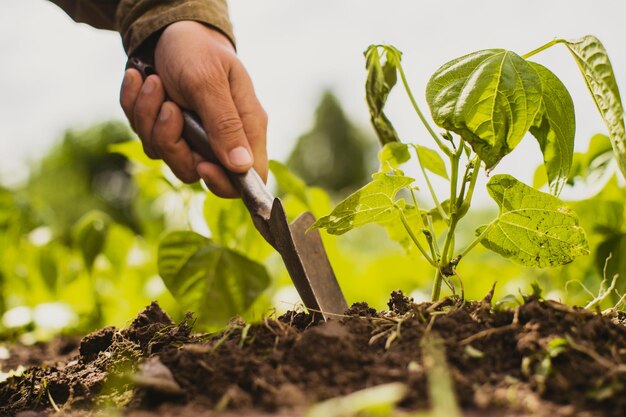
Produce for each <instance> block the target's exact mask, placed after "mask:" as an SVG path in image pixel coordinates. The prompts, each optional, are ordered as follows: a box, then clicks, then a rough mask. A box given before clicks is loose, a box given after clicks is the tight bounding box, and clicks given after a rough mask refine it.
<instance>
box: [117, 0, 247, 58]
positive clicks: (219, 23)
mask: <svg viewBox="0 0 626 417" xmlns="http://www.w3.org/2000/svg"><path fill="white" fill-rule="evenodd" d="M116 20H117V22H118V29H119V32H120V34H121V35H122V42H123V44H124V49H125V50H126V53H127V54H128V55H129V56H130V55H133V54H134V53H136V52H137V50H138V48H140V46H141V47H142V48H141V49H142V50H144V51H145V50H146V49H150V48H151V45H152V44H153V43H154V41H155V38H157V37H158V34H160V32H161V31H162V30H163V29H165V27H167V26H168V25H170V24H171V23H174V22H178V21H181V20H194V21H197V22H201V23H204V24H206V25H208V26H211V27H213V28H214V29H217V30H219V31H220V32H222V33H223V34H224V35H226V36H227V37H228V38H229V39H230V41H231V42H232V44H233V46H234V45H235V37H234V35H233V28H232V25H231V23H230V20H229V19H228V6H227V4H226V1H225V0H170V1H162V0H161V1H158V0H135V1H122V2H121V4H120V6H119V8H118V9H117V19H116ZM144 43H145V44H144Z"/></svg>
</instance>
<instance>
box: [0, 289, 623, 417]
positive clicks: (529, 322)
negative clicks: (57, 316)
mask: <svg viewBox="0 0 626 417" xmlns="http://www.w3.org/2000/svg"><path fill="white" fill-rule="evenodd" d="M389 307H390V310H389V311H383V312H377V311H375V310H373V309H371V308H370V307H369V306H367V304H365V303H357V304H354V305H353V306H352V307H351V308H350V309H349V310H348V311H347V312H346V315H345V316H344V317H341V318H338V319H337V320H334V321H329V322H326V323H313V322H311V318H310V317H309V316H308V315H306V314H303V313H293V312H291V313H288V314H285V315H284V316H281V317H279V318H276V319H270V318H268V319H265V320H264V321H263V322H261V323H255V324H247V323H244V322H241V321H233V322H232V323H231V324H230V325H229V326H228V327H227V328H226V329H225V330H223V331H222V332H219V333H215V334H193V333H192V324H193V318H192V317H191V315H189V316H187V318H186V319H185V320H183V322H182V323H178V324H176V323H174V322H172V320H171V319H170V318H169V317H168V316H167V314H166V313H165V312H163V311H162V310H161V308H160V307H159V306H158V305H157V304H156V303H153V304H151V305H150V306H148V307H147V308H146V309H145V310H144V311H142V312H141V313H139V315H138V316H137V318H136V319H135V320H134V321H133V322H132V323H131V325H130V326H129V327H128V328H127V329H123V330H118V329H115V328H113V327H106V328H103V329H101V330H99V331H97V332H94V333H91V334H89V335H87V336H86V337H84V338H83V339H82V341H81V342H80V345H79V347H78V350H77V351H76V350H74V351H73V352H74V355H73V356H71V357H70V358H69V359H68V357H67V355H68V351H71V349H70V347H72V346H73V347H75V344H74V345H71V344H70V345H68V346H69V347H68V346H65V350H64V351H63V355H61V354H59V355H60V356H59V358H56V359H55V358H47V360H46V361H45V362H42V361H41V357H40V356H41V355H40V356H38V358H39V359H37V360H39V365H38V366H32V367H30V368H28V369H27V371H26V372H24V373H23V374H22V375H21V376H15V377H11V378H9V379H8V380H7V381H5V382H3V383H1V384H0V415H2V416H12V415H20V416H21V417H27V416H30V417H33V416H43V415H48V414H47V413H53V412H54V411H55V410H58V409H60V410H62V411H63V412H64V415H74V416H87V415H107V414H106V411H102V412H101V413H100V414H99V413H98V412H96V411H93V410H106V409H110V408H115V409H122V410H123V413H124V414H125V415H132V416H144V415H161V416H166V415H187V416H194V415H195V416H200V415H209V414H208V413H209V411H215V410H217V411H220V412H222V413H223V415H225V416H267V415H276V416H287V415H291V416H297V415H302V414H303V412H304V410H306V408H307V407H308V406H310V405H312V404H315V403H318V402H320V401H323V400H326V399H329V398H333V397H338V396H344V395H347V394H350V393H353V392H355V391H358V390H361V389H365V388H368V387H373V386H377V385H381V384H385V383H390V382H400V383H402V384H404V385H405V386H406V387H407V394H406V395H405V396H404V398H403V399H402V400H401V401H400V402H399V404H398V407H399V408H400V409H404V410H418V409H428V408H429V407H431V406H433V404H431V399H430V398H429V388H428V386H429V380H428V378H429V369H431V367H429V366H427V364H426V361H427V360H428V359H429V358H427V355H428V353H427V352H428V350H427V349H425V345H424V343H425V342H426V341H428V340H434V339H435V338H436V339H437V340H439V341H440V346H441V350H442V351H445V358H446V359H445V361H444V363H443V364H440V365H442V366H443V367H445V368H446V369H447V371H448V374H449V375H450V378H451V381H452V385H453V387H454V394H455V395H456V398H457V401H458V403H459V405H460V407H461V408H462V410H464V413H465V414H466V415H468V416H469V415H478V414H480V415H482V416H485V415H487V416H489V415H494V416H496V415H497V416H523V415H533V416H544V415H545V416H548V415H549V416H574V415H590V416H607V417H618V416H619V417H622V416H624V415H626V365H625V364H624V363H625V362H626V327H625V326H624V324H623V322H622V320H623V317H622V316H621V315H619V314H617V313H612V314H609V315H606V314H605V315H602V314H600V313H598V312H592V311H588V310H584V309H581V308H572V307H568V306H566V305H563V304H560V303H557V302H553V301H544V300H541V299H538V298H536V297H531V298H528V299H526V300H525V303H524V304H523V305H519V306H517V307H514V308H497V307H494V306H493V305H492V304H491V297H490V296H488V297H486V298H485V299H484V300H482V301H476V302H462V301H460V300H457V299H450V298H448V299H444V300H442V301H440V302H437V303H422V304H414V303H413V302H412V300H410V299H408V298H407V297H405V296H403V295H402V294H401V293H393V294H392V296H391V300H390V302H389ZM40 351H41V349H39V350H37V352H39V353H40ZM425 352H426V353H425ZM20 358H21V359H22V360H23V361H24V363H25V364H31V365H32V364H33V363H32V362H33V360H31V361H30V362H29V360H27V359H24V355H23V354H22V356H20ZM431 359H432V358H431ZM37 360H34V361H35V362H37ZM11 364H12V365H14V364H13V363H11ZM0 365H1V366H2V369H4V370H6V369H7V368H6V363H2V362H0ZM102 413H104V414H102ZM581 413H582V414H581ZM213 415H215V414H213Z"/></svg>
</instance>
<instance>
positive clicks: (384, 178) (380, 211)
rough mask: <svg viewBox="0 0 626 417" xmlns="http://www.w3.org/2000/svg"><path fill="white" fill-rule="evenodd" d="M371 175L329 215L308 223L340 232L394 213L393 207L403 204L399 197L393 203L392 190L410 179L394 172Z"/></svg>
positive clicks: (393, 193)
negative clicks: (362, 185)
mask: <svg viewBox="0 0 626 417" xmlns="http://www.w3.org/2000/svg"><path fill="white" fill-rule="evenodd" d="M372 177H373V181H372V182H370V183H369V184H367V185H365V186H364V187H363V188H361V189H359V190H357V191H355V192H354V193H353V194H352V195H350V196H348V197H347V198H346V199H345V200H343V201H342V202H341V203H339V204H338V205H337V207H335V209H334V210H333V211H332V212H331V213H330V214H329V215H327V216H324V217H321V218H320V219H318V220H317V221H316V222H315V224H313V226H312V227H317V228H323V229H326V231H328V233H331V234H334V235H341V234H344V233H346V232H347V231H349V230H351V229H354V228H355V227H359V226H363V225H364V224H368V223H384V222H387V221H389V220H390V219H392V218H394V217H395V216H397V215H398V211H397V210H398V208H401V207H402V206H403V201H401V202H398V203H396V200H395V198H396V194H397V193H398V191H400V190H401V189H403V188H405V187H406V186H408V185H409V184H411V183H412V182H413V181H414V179H413V178H409V177H405V176H404V175H400V174H398V175H396V173H394V172H389V173H384V172H379V173H377V174H374V175H372ZM396 204H398V205H399V207H398V206H396Z"/></svg>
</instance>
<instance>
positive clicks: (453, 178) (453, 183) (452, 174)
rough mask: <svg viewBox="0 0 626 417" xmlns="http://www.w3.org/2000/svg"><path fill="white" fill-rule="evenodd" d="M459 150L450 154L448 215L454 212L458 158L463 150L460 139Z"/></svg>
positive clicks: (457, 180) (457, 179)
mask: <svg viewBox="0 0 626 417" xmlns="http://www.w3.org/2000/svg"><path fill="white" fill-rule="evenodd" d="M460 145H461V146H459V150H458V151H457V152H455V153H454V154H452V155H450V170H451V172H450V200H449V201H450V217H451V218H452V217H453V215H454V214H455V213H456V211H457V210H456V199H457V195H456V191H457V190H456V189H457V186H458V182H459V160H460V159H461V153H462V152H463V146H462V145H463V140H461V142H460Z"/></svg>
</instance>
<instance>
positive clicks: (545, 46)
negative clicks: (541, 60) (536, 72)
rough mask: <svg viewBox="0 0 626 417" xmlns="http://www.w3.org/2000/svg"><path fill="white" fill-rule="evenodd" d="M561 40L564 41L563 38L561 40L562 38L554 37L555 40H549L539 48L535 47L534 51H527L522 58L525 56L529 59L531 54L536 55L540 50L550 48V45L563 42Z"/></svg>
mask: <svg viewBox="0 0 626 417" xmlns="http://www.w3.org/2000/svg"><path fill="white" fill-rule="evenodd" d="M561 42H562V40H561V39H553V40H551V41H550V42H548V43H546V44H544V45H541V46H540V47H539V48H537V49H533V50H532V51H530V52H528V53H526V54H524V55H522V58H524V59H528V58H530V57H531V56H533V55H536V54H538V53H539V52H541V51H545V50H546V49H548V48H550V47H552V46H554V45H556V44H557V43H561Z"/></svg>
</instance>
